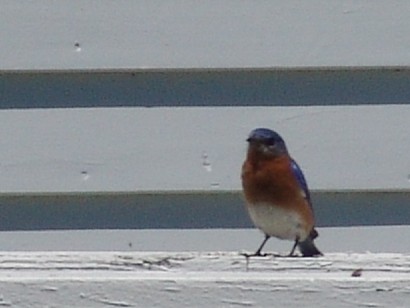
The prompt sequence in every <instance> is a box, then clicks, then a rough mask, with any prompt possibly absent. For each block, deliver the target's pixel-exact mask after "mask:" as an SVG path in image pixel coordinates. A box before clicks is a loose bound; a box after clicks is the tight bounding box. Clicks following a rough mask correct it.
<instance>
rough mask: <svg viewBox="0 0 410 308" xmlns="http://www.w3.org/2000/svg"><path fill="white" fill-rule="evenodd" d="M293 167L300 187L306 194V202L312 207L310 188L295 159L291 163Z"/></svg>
mask: <svg viewBox="0 0 410 308" xmlns="http://www.w3.org/2000/svg"><path fill="white" fill-rule="evenodd" d="M291 166H292V171H293V174H294V175H295V177H296V179H297V180H298V182H299V185H300V187H301V188H302V190H303V192H304V193H305V196H306V200H307V201H308V202H309V204H310V205H311V202H310V193H309V188H308V186H307V182H306V179H305V176H304V175H303V172H302V169H300V167H299V165H298V164H297V163H296V162H295V161H294V160H293V159H292V161H291Z"/></svg>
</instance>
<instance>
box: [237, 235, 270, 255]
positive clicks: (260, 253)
mask: <svg viewBox="0 0 410 308" xmlns="http://www.w3.org/2000/svg"><path fill="white" fill-rule="evenodd" d="M269 239H270V236H269V235H267V234H265V238H264V240H263V241H262V244H261V245H260V246H259V248H258V250H256V252H255V253H253V254H247V253H244V254H242V255H243V256H245V257H246V258H250V257H265V256H267V254H266V253H264V254H262V248H263V246H265V244H266V242H267V241H268V240H269Z"/></svg>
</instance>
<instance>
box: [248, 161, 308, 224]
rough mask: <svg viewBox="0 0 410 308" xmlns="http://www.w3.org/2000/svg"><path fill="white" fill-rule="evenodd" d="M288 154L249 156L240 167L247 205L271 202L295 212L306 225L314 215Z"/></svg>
mask: <svg viewBox="0 0 410 308" xmlns="http://www.w3.org/2000/svg"><path fill="white" fill-rule="evenodd" d="M290 163H291V160H290V158H289V157H287V156H283V157H278V158H272V159H256V160H252V159H249V157H248V159H247V160H246V161H245V162H244V164H243V167H242V186H243V191H244V195H245V198H246V201H247V202H248V206H258V204H263V203H270V204H273V205H275V206H278V207H281V208H286V209H287V210H291V211H295V212H297V213H299V215H301V217H303V219H304V220H305V221H306V223H307V225H308V226H309V227H313V225H314V218H313V212H312V210H311V207H310V205H309V204H308V201H307V200H306V199H305V197H304V194H303V191H302V189H301V188H300V186H299V184H298V182H297V179H296V177H295V176H294V174H293V171H292V169H291V167H290Z"/></svg>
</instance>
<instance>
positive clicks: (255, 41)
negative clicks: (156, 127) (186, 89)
mask: <svg viewBox="0 0 410 308" xmlns="http://www.w3.org/2000/svg"><path fill="white" fill-rule="evenodd" d="M409 28H410V3H409V2H407V1H398V0H396V1H384V0H375V1H365V0H358V1H348V0H344V1H327V0H312V1H280V0H274V1H235V0H226V1H199V2H198V1H184V0H180V1H175V0H174V1H132V0H128V1H126V0H124V1H109V0H94V1H83V0H62V1H50V0H38V1H15V0H3V1H1V3H0V69H2V70H56V69H58V70H66V69H69V70H71V69H145V68H155V69H164V68H184V69H186V68H201V69H202V68H238V67H241V68H243V67H251V68H255V67H259V68H260V67H328V66H408V65H409V64H410V53H409V50H410V39H409V35H408V29H409Z"/></svg>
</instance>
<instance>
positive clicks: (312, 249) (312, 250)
mask: <svg viewBox="0 0 410 308" xmlns="http://www.w3.org/2000/svg"><path fill="white" fill-rule="evenodd" d="M318 235H319V234H318V233H317V231H316V230H315V229H312V232H310V234H309V236H308V237H307V238H306V239H305V240H304V241H303V242H299V243H298V247H299V250H300V252H301V253H302V255H303V256H304V257H317V256H323V254H322V253H321V252H320V250H319V249H317V247H316V245H315V243H314V242H313V240H314V239H315V238H317V237H318Z"/></svg>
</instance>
